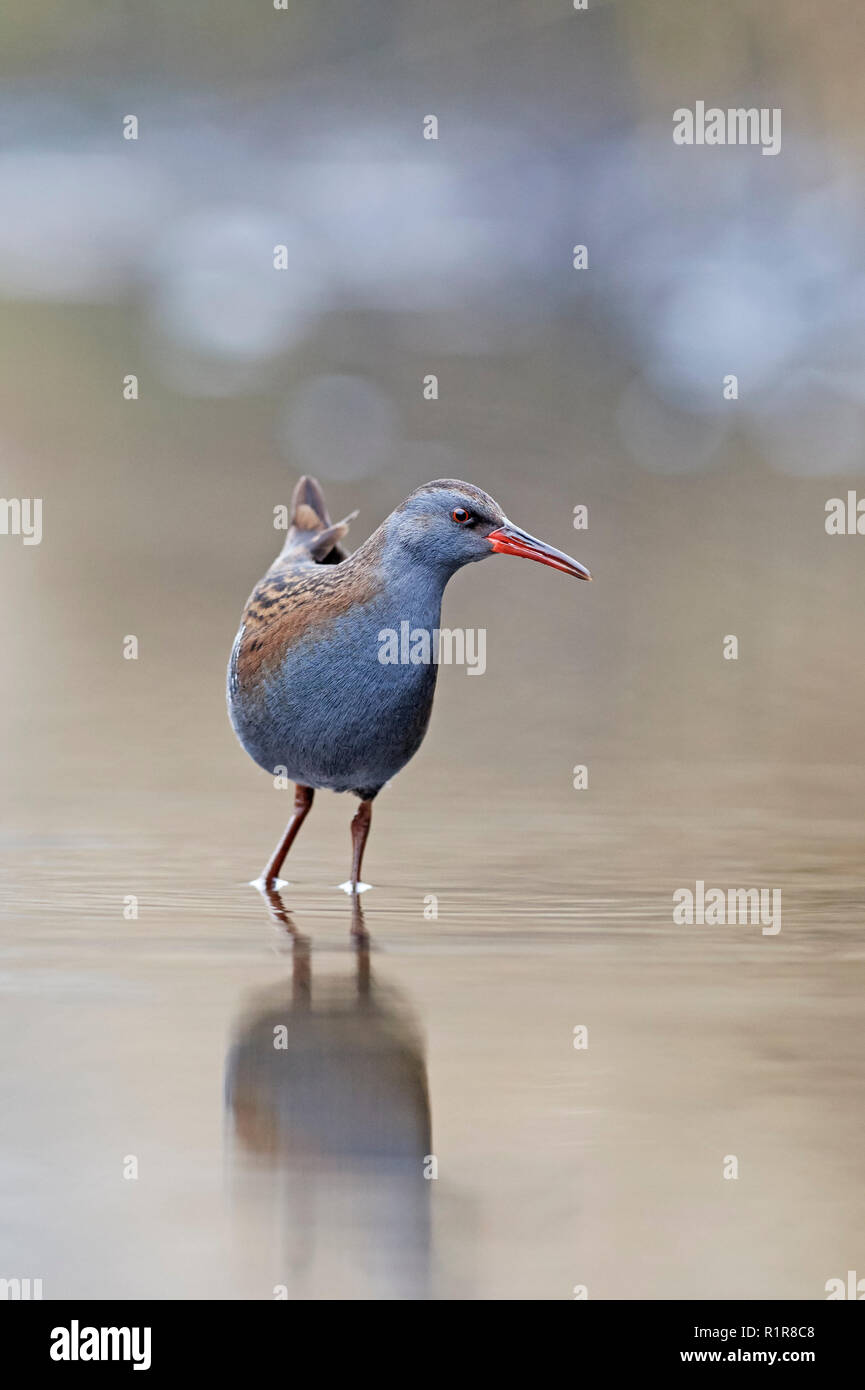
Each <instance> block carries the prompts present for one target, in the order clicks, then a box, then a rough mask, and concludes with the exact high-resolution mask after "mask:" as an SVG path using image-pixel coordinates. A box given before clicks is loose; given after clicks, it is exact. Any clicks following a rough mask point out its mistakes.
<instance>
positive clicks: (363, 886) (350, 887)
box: [336, 879, 372, 893]
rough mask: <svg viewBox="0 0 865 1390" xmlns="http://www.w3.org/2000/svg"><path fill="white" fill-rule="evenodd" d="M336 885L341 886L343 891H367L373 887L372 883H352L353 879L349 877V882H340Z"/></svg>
mask: <svg viewBox="0 0 865 1390" xmlns="http://www.w3.org/2000/svg"><path fill="white" fill-rule="evenodd" d="M336 886H337V888H341V889H342V891H343V893H366V892H367V890H368V889H370V888H371V887H372V884H371V883H352V882H351V880H350V879H349V881H348V882H347V883H338V884H337V885H336Z"/></svg>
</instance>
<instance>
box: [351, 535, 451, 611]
mask: <svg viewBox="0 0 865 1390" xmlns="http://www.w3.org/2000/svg"><path fill="white" fill-rule="evenodd" d="M390 520H391V518H388V521H386V522H384V524H383V525H382V526H380V527H379V529H378V531H376V532H374V533H373V535H371V536H370V538H369V540H367V541H365V542H364V544H363V545H362V546H361V547H360V548H359V549H358V550H356V551H355V553H354V555H352V556H351V559H350V560H349V561H348V562H347V563H348V564H356V565H358V566H360V567H362V568H366V567H370V568H372V569H373V570H374V571H375V572H376V573H377V574H378V576H379V579H380V581H381V586H382V587H381V596H382V599H383V600H384V601H385V602H386V604H387V606H388V607H389V608H392V609H395V608H399V607H400V606H402V607H403V608H404V609H405V614H404V616H406V617H410V616H412V615H413V614H416V615H417V616H416V618H415V619H414V620H415V621H417V622H422V621H425V620H426V619H427V618H429V620H430V621H433V622H434V621H436V620H437V618H438V614H439V612H440V611H441V602H442V595H443V594H444V591H445V586H446V584H447V582H448V580H449V579H450V578H451V576H452V575H453V574H454V572H455V570H456V569H458V568H459V566H458V565H454V564H453V563H452V562H450V561H448V560H447V559H445V558H442V557H439V556H436V555H431V554H425V553H424V551H423V548H422V546H420V547H414V546H409V545H406V544H405V541H404V539H403V537H402V536H401V535H400V533H399V532H398V531H396V530H393V529H391V528H389V527H388V522H389V521H390Z"/></svg>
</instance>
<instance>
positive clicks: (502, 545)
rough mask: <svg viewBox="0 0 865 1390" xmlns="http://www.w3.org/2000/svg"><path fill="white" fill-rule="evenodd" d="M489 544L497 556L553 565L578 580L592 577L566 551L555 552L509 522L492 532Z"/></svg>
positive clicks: (543, 542)
mask: <svg viewBox="0 0 865 1390" xmlns="http://www.w3.org/2000/svg"><path fill="white" fill-rule="evenodd" d="M489 542H490V545H491V546H492V548H493V550H494V551H495V552H496V554H497V555H520V556H521V557H522V558H523V559H524V560H537V561H538V562H539V563H540V564H542V565H552V567H553V569H554V570H562V572H563V573H564V574H572V575H574V576H575V578H577V579H591V577H592V576H591V575H590V574H589V571H588V570H587V569H586V567H585V565H581V564H580V562H579V561H578V560H572V559H571V557H570V555H565V553H564V551H562V550H555V549H554V548H553V547H552V546H551V545H547V543H546V541H539V540H538V539H537V537H535V536H530V535H529V533H528V531H521V530H520V528H519V526H513V525H512V524H511V522H509V521H506V522H505V524H504V526H500V527H499V529H498V530H497V531H491V532H490V535H489Z"/></svg>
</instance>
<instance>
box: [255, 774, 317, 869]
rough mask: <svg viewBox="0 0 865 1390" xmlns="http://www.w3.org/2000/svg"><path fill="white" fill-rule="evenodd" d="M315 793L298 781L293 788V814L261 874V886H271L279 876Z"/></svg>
mask: <svg viewBox="0 0 865 1390" xmlns="http://www.w3.org/2000/svg"><path fill="white" fill-rule="evenodd" d="M314 795H315V793H314V791H313V789H312V787H302V786H301V785H300V783H298V784H297V786H296V787H295V789H294V815H293V816H292V818H291V820H290V821H289V822H288V825H287V826H286V827H285V834H284V835H283V837H282V839H281V840H280V842H279V844H278V845H277V847H276V849H275V850H274V851H273V854H272V855H271V856H270V860H269V861H268V865H267V868H266V869H265V871H264V873H263V874H262V875H261V879H260V882H261V884H262V886H263V887H264V888H265V889H267V888H273V887H274V886H275V884H276V881H277V879H278V878H279V871H280V869H281V868H282V861H283V860H284V859H285V856H286V855H287V854H288V851H289V850H290V849H291V847H292V845H293V844H294V839H295V836H296V835H297V832H298V830H299V829H300V827H301V826H302V825H303V822H304V821H305V819H306V817H307V815H308V813H309V808H310V806H311V805H312V798H313V796H314Z"/></svg>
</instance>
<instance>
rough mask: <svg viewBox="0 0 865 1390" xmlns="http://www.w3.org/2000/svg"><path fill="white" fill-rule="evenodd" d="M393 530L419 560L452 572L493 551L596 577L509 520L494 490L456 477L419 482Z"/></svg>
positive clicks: (396, 539)
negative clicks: (492, 494) (489, 491)
mask: <svg viewBox="0 0 865 1390" xmlns="http://www.w3.org/2000/svg"><path fill="white" fill-rule="evenodd" d="M389 531H390V539H391V540H392V541H393V542H395V543H396V544H397V545H398V546H399V547H400V549H402V550H405V551H407V552H409V554H410V555H411V557H412V559H413V561H414V562H415V563H420V564H425V565H428V566H432V567H434V568H437V569H441V570H444V571H446V572H449V573H453V572H454V571H455V570H458V569H460V568H461V566H463V565H470V564H472V563H473V562H474V561H475V560H485V559H486V558H487V557H488V556H489V555H518V556H521V557H522V558H523V559H526V560H537V561H538V562H539V563H540V564H542V565H551V566H552V567H553V569H557V570H562V571H563V573H564V574H571V575H574V577H575V578H577V579H591V577H592V576H591V575H590V574H589V571H588V570H587V569H586V567H585V565H581V564H580V563H579V561H578V560H573V559H571V557H570V555H565V554H564V552H563V551H561V550H556V549H555V548H554V547H553V546H551V545H547V543H546V541H539V540H538V539H537V538H536V537H535V536H531V535H529V533H528V531H523V530H521V528H520V527H519V526H515V525H514V524H513V522H511V521H508V519H507V517H506V516H505V514H504V512H503V511H502V509H501V507H500V506H499V504H498V502H496V501H495V499H494V498H492V497H490V495H489V493H487V492H482V491H481V489H480V488H479V487H474V486H473V484H472V483H461V482H459V481H458V480H457V479H455V478H438V479H437V480H436V481H435V482H432V483H425V484H424V486H423V487H419V488H417V490H416V491H415V492H413V493H412V494H411V496H410V497H407V498H406V500H405V501H404V502H403V503H402V505H401V506H399V507H397V509H396V511H395V512H394V513H393V516H392V517H391V518H390V524H389Z"/></svg>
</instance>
